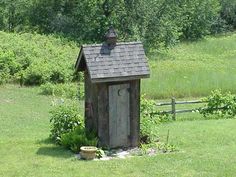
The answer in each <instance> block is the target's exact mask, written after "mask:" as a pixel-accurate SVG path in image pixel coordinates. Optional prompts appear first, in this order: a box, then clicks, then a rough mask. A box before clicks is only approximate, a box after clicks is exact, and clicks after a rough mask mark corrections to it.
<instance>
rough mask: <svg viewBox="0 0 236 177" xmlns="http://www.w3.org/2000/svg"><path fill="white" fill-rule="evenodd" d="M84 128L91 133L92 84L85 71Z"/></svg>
mask: <svg viewBox="0 0 236 177" xmlns="http://www.w3.org/2000/svg"><path fill="white" fill-rule="evenodd" d="M84 76H85V112H84V115H85V120H84V121H85V127H86V129H87V130H88V131H93V108H92V107H93V106H92V105H93V102H92V100H93V99H92V83H91V81H90V79H89V77H88V72H87V71H85V73H84Z"/></svg>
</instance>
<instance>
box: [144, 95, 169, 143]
mask: <svg viewBox="0 0 236 177" xmlns="http://www.w3.org/2000/svg"><path fill="white" fill-rule="evenodd" d="M140 111H141V142H142V143H150V142H151V141H152V140H153V139H155V138H156V136H157V135H156V133H155V132H153V129H154V128H152V127H155V126H158V125H159V124H160V123H161V122H168V121H171V120H172V119H171V116H170V115H169V114H164V113H161V112H160V111H158V110H157V107H156V103H155V101H154V100H149V99H146V98H145V95H142V96H141V106H140Z"/></svg>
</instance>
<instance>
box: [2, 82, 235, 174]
mask: <svg viewBox="0 0 236 177" xmlns="http://www.w3.org/2000/svg"><path fill="white" fill-rule="evenodd" d="M38 91H39V90H38V88H18V86H13V85H7V86H2V87H0V130H1V133H0V157H1V158H0V176H3V177H5V176H6V177H8V176H17V177H18V176H19V177H25V176H36V177H42V176H43V177H47V176H49V177H50V176H55V177H60V176H65V177H70V176H73V177H74V176H79V177H84V176H85V177H86V176H88V177H93V176H95V177H100V176H101V177H105V176H109V177H110V176H127V177H128V176H129V177H142V176H147V177H152V176H153V177H156V176H168V177H171V176H180V177H183V176H203V177H208V176H212V177H216V176H219V177H224V176H225V177H226V176H227V177H231V176H235V173H236V165H235V164H236V156H235V149H236V129H235V127H236V120H235V119H228V120H195V121H176V122H171V123H168V124H162V125H161V126H159V127H156V129H155V130H154V131H157V132H158V133H159V134H160V138H161V139H162V140H163V141H164V140H165V138H166V134H167V131H168V130H170V142H171V143H173V144H175V145H176V146H177V147H178V149H179V151H178V152H176V153H170V154H159V155H156V156H152V157H147V156H143V157H133V158H129V159H125V160H111V161H88V162H87V161H79V160H77V159H76V158H75V156H74V155H73V154H72V153H71V152H69V151H67V150H64V149H63V148H60V147H57V146H55V145H53V144H50V143H49V142H48V141H47V138H48V135H49V118H48V117H49V114H48V111H49V109H50V104H51V99H50V98H49V97H45V96H42V95H39V94H38ZM78 104H79V103H78ZM189 116H191V115H189Z"/></svg>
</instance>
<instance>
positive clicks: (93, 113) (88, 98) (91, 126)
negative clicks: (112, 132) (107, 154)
mask: <svg viewBox="0 0 236 177" xmlns="http://www.w3.org/2000/svg"><path fill="white" fill-rule="evenodd" d="M127 83H128V84H130V89H129V92H130V95H129V96H130V98H129V100H130V103H127V104H129V109H130V120H129V122H130V136H129V140H128V142H127V144H124V145H122V146H123V147H130V146H133V147H135V146H138V145H139V132H140V80H139V79H138V80H133V81H125V82H106V83H91V81H90V79H89V75H88V72H86V71H85V126H86V129H88V130H90V131H95V132H96V133H97V135H98V138H99V146H101V147H107V148H110V147H111V144H110V138H112V137H109V121H111V118H110V117H109V86H110V85H119V84H127Z"/></svg>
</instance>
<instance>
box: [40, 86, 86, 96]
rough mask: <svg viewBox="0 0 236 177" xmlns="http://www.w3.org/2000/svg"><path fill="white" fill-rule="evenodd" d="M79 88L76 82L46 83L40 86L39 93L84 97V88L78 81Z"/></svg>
mask: <svg viewBox="0 0 236 177" xmlns="http://www.w3.org/2000/svg"><path fill="white" fill-rule="evenodd" d="M80 84H81V86H80V88H79V86H78V84H75V83H66V84H52V83H46V84H44V85H41V86H40V89H41V93H42V94H43V95H55V96H61V97H65V98H79V99H83V98H84V88H83V83H80Z"/></svg>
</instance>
